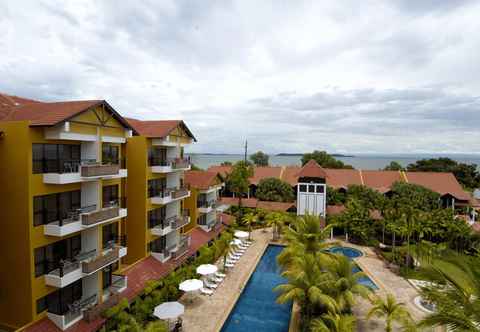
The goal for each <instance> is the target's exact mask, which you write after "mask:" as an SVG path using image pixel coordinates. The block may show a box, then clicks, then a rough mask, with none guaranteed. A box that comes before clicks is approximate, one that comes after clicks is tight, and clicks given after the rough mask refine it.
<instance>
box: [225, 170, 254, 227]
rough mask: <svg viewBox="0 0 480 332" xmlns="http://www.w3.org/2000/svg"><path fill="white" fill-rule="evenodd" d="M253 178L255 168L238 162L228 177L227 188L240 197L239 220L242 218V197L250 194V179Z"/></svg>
mask: <svg viewBox="0 0 480 332" xmlns="http://www.w3.org/2000/svg"><path fill="white" fill-rule="evenodd" d="M252 176H253V167H252V166H251V165H250V164H248V163H245V162H244V161H238V162H236V163H235V165H233V168H232V171H231V172H230V174H229V175H228V176H227V181H226V182H227V187H228V188H230V190H231V191H232V192H233V193H235V194H236V195H237V196H238V211H239V219H241V216H242V197H243V195H245V194H246V193H248V189H249V186H250V181H249V178H250V177H252Z"/></svg>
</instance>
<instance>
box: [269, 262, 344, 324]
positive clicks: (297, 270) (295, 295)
mask: <svg viewBox="0 0 480 332" xmlns="http://www.w3.org/2000/svg"><path fill="white" fill-rule="evenodd" d="M321 259H322V258H321V257H320V256H318V255H315V254H305V255H303V256H297V257H295V258H294V260H295V263H294V264H291V265H290V267H289V268H288V269H286V270H285V271H284V272H283V273H282V276H283V277H285V278H286V279H287V280H288V282H287V283H285V284H280V285H278V286H277V287H275V288H274V291H276V292H279V295H278V297H277V302H278V303H286V302H289V301H296V302H297V303H298V304H299V305H300V308H301V310H302V316H303V317H304V318H305V321H306V322H309V321H310V319H311V317H312V313H313V310H314V308H315V307H319V306H320V307H323V308H326V309H327V310H328V311H332V312H336V311H337V304H336V302H335V299H333V298H332V297H330V296H329V295H327V294H325V292H324V287H326V286H327V285H328V282H329V276H328V273H327V272H326V271H325V269H324V267H323V265H324V263H323V262H322V261H321Z"/></svg>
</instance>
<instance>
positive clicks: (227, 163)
mask: <svg viewBox="0 0 480 332" xmlns="http://www.w3.org/2000/svg"><path fill="white" fill-rule="evenodd" d="M232 165H233V164H232V162H231V161H228V160H225V161H223V162H222V163H221V164H220V166H232Z"/></svg>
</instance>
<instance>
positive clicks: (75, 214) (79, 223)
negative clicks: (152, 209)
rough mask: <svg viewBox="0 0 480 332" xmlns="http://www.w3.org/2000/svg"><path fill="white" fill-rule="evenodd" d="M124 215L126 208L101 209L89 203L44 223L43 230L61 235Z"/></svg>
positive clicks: (114, 206)
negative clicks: (61, 217) (60, 218)
mask: <svg viewBox="0 0 480 332" xmlns="http://www.w3.org/2000/svg"><path fill="white" fill-rule="evenodd" d="M126 216H127V209H122V208H119V207H118V206H117V205H112V206H109V207H105V208H101V209H97V206H96V205H91V206H86V207H82V208H80V209H77V210H73V211H71V212H70V213H69V215H68V217H67V218H65V219H62V220H60V221H54V222H52V223H49V224H46V225H44V226H43V231H44V234H45V235H49V236H60V237H61V236H66V235H69V234H73V233H75V232H80V231H82V230H84V229H86V228H90V227H95V226H98V225H100V224H104V223H108V222H111V221H114V220H116V219H120V218H125V217H126Z"/></svg>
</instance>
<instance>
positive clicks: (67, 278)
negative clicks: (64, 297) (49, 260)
mask: <svg viewBox="0 0 480 332" xmlns="http://www.w3.org/2000/svg"><path fill="white" fill-rule="evenodd" d="M82 277H83V273H82V268H81V266H80V262H78V261H62V262H61V263H60V267H59V268H57V269H55V270H53V271H51V272H49V273H48V274H46V275H45V284H47V285H48V286H52V287H57V288H63V287H65V286H68V285H70V284H71V283H73V282H75V281H77V280H79V279H81V278H82Z"/></svg>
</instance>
